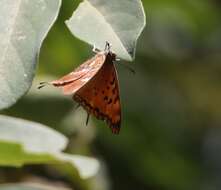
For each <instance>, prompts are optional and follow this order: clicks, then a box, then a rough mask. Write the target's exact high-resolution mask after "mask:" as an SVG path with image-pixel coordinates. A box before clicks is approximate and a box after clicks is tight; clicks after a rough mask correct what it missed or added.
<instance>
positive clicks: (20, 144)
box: [0, 116, 99, 178]
mask: <svg viewBox="0 0 221 190" xmlns="http://www.w3.org/2000/svg"><path fill="white" fill-rule="evenodd" d="M66 145H67V139H66V137H65V136H63V135H62V134H60V133H58V132H56V131H54V130H52V129H50V128H48V127H46V126H44V125H41V124H39V123H34V122H30V121H26V120H22V119H17V118H13V117H8V116H0V165H1V166H22V165H24V164H42V163H54V164H55V163H58V162H62V163H70V164H71V165H72V166H73V167H74V168H76V169H77V170H78V172H79V175H80V176H81V177H82V178H88V177H91V176H93V175H95V174H96V173H97V171H98V168H99V163H98V161H97V160H96V159H94V158H89V157H85V156H80V155H70V154H66V153H63V152H62V151H63V150H64V148H65V147H66Z"/></svg>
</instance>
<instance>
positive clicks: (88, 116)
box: [86, 113, 90, 126]
mask: <svg viewBox="0 0 221 190" xmlns="http://www.w3.org/2000/svg"><path fill="white" fill-rule="evenodd" d="M89 118H90V114H89V113H87V119H86V126H87V125H88V122H89Z"/></svg>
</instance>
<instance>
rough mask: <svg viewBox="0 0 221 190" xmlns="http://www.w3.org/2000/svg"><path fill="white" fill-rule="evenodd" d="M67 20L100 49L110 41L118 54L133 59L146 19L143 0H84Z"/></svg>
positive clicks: (74, 32) (85, 39) (75, 32)
mask: <svg viewBox="0 0 221 190" xmlns="http://www.w3.org/2000/svg"><path fill="white" fill-rule="evenodd" d="M66 24H67V26H68V28H69V29H70V31H71V32H72V33H73V34H74V35H75V36H76V37H78V38H79V39H81V40H84V41H85V42H87V43H89V44H91V45H95V47H96V48H99V49H100V50H103V49H104V46H105V42H106V41H108V42H109V43H111V44H112V50H113V51H114V52H115V53H116V54H117V55H118V57H120V58H122V59H125V60H129V61H131V60H132V59H133V58H134V56H135V47H136V42H137V39H138V37H139V36H140V34H141V32H142V30H143V29H144V27H145V24H146V19H145V13H144V10H143V6H142V3H141V1H140V0H133V1H128V0H120V1H119V0H111V1H107V0H85V1H83V2H82V3H80V5H79V7H78V8H77V10H76V11H75V12H74V13H73V15H72V17H71V18H70V19H69V20H68V21H66Z"/></svg>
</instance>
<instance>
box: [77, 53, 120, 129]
mask: <svg viewBox="0 0 221 190" xmlns="http://www.w3.org/2000/svg"><path fill="white" fill-rule="evenodd" d="M73 98H74V100H75V101H77V102H78V103H79V104H80V105H82V106H83V107H84V108H85V109H86V110H87V112H88V113H90V114H92V115H94V116H95V117H96V118H98V119H101V120H105V121H106V122H107V123H108V125H109V127H110V128H111V130H112V132H113V133H119V131H120V123H121V106H120V96H119V85H118V79H117V72H116V69H115V66H114V64H113V60H112V57H111V54H107V56H106V60H105V62H104V64H103V65H102V67H101V68H100V70H99V71H98V72H97V73H96V75H94V77H93V78H91V80H89V81H88V82H87V83H86V84H85V85H84V86H82V87H81V88H80V89H79V90H78V91H77V92H76V93H75V94H74V96H73Z"/></svg>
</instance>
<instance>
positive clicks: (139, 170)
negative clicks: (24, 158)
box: [0, 0, 221, 190]
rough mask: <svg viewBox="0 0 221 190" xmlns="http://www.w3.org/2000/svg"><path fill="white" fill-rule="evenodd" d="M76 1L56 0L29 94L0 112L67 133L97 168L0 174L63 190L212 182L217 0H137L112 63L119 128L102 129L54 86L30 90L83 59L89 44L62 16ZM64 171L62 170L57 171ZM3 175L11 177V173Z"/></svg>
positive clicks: (220, 77)
mask: <svg viewBox="0 0 221 190" xmlns="http://www.w3.org/2000/svg"><path fill="white" fill-rule="evenodd" d="M79 2H80V1H79V0H75V1H72V0H64V1H63V5H62V7H61V11H60V15H59V18H58V20H57V21H56V23H55V25H54V26H53V28H52V29H51V31H50V32H49V35H48V36H47V38H46V40H45V41H44V44H43V47H42V49H41V53H40V59H39V66H38V71H37V76H36V80H35V82H34V84H33V87H32V89H31V90H30V92H29V93H28V94H27V95H26V96H25V97H23V98H22V99H21V100H20V101H19V102H18V103H17V104H16V105H14V106H13V107H11V108H10V109H8V110H6V111H5V113H6V114H9V115H13V116H17V117H22V118H25V119H30V120H33V121H37V122H40V123H44V124H46V125H49V126H51V127H53V128H55V129H56V130H58V131H61V132H62V133H64V134H65V135H66V136H68V137H69V139H70V144H69V147H68V149H67V150H66V151H67V152H70V153H75V154H83V155H89V156H94V157H97V158H98V159H99V160H100V161H101V163H102V167H101V170H100V172H99V174H98V175H97V176H95V177H94V178H93V179H89V180H87V181H81V180H80V179H77V178H74V177H71V176H68V175H67V174H65V172H64V171H63V169H62V168H59V169H56V172H55V171H54V170H55V168H53V167H52V166H26V167H25V168H22V169H7V168H6V169H2V170H0V176H1V179H0V182H12V181H29V180H30V181H32V180H37V181H40V182H44V183H49V184H52V185H55V184H62V186H68V187H70V188H71V189H82V190H84V189H88V190H90V189H94V190H129V189H131V190H132V189H139V190H187V189H191V190H195V189H200V190H220V189H221V126H220V125H221V100H220V98H221V85H220V84H221V1H218V0H143V4H144V7H145V12H146V16H147V26H146V28H145V31H144V32H143V33H142V35H141V37H140V39H139V41H138V44H137V45H138V46H137V53H136V59H135V61H133V62H132V63H130V62H123V63H124V64H128V65H130V66H131V67H133V68H134V69H135V70H136V74H135V75H133V74H132V73H130V71H128V70H127V69H125V68H124V67H122V66H121V65H119V64H116V66H117V70H118V74H119V80H120V91H121V101H122V112H123V121H122V130H121V133H120V135H118V136H116V135H112V134H111V131H110V130H109V129H108V127H106V124H105V123H104V122H100V121H97V120H96V119H95V118H92V119H91V120H90V125H89V126H88V127H86V126H85V120H86V112H85V111H84V110H83V109H78V110H74V104H75V103H74V102H72V100H71V98H70V97H64V96H63V95H62V94H61V92H60V91H59V90H58V89H55V88H51V87H48V88H45V89H42V90H41V91H39V90H37V89H36V88H37V84H38V82H39V81H42V80H51V79H57V78H59V77H61V76H63V75H64V74H66V73H68V72H70V71H71V70H73V69H74V68H76V67H77V66H78V65H80V64H81V63H82V62H83V61H85V60H86V59H88V58H90V57H91V56H92V55H93V53H92V47H90V46H89V45H87V44H86V43H84V42H82V41H80V40H78V39H76V38H75V37H73V35H72V34H71V33H70V32H69V30H68V29H67V27H66V26H65V24H64V21H65V20H66V19H68V18H69V17H70V16H71V14H72V12H73V10H75V9H76V8H77V5H78V4H79ZM64 170H65V169H64ZM12 173H13V175H12Z"/></svg>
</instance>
